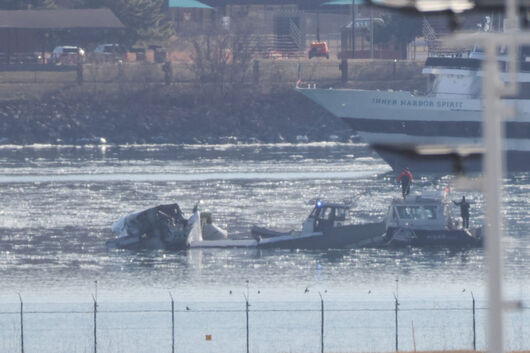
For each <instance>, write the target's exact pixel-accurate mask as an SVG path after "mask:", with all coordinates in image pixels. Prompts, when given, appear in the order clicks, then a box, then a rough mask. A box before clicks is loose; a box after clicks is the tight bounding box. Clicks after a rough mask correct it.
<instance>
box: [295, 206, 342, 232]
mask: <svg viewBox="0 0 530 353" xmlns="http://www.w3.org/2000/svg"><path fill="white" fill-rule="evenodd" d="M349 211H350V206H349V205H345V204H338V203H327V202H324V201H321V200H317V201H316V202H315V207H314V208H313V210H312V211H311V213H310V214H309V217H307V220H306V221H305V222H304V224H303V226H302V234H305V233H311V232H322V231H324V230H326V229H331V228H336V227H342V226H344V225H346V224H349V223H350V221H349Z"/></svg>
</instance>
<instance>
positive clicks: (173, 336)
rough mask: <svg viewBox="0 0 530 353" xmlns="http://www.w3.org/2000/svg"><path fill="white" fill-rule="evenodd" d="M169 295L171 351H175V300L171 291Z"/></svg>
mask: <svg viewBox="0 0 530 353" xmlns="http://www.w3.org/2000/svg"><path fill="white" fill-rule="evenodd" d="M169 297H170V298H171V353H175V301H174V300H173V295H172V294H171V292H169Z"/></svg>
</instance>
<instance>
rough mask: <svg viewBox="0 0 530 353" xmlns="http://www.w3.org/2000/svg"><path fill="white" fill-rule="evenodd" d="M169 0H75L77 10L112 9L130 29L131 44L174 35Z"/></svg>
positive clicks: (128, 35)
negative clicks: (168, 13) (168, 10)
mask: <svg viewBox="0 0 530 353" xmlns="http://www.w3.org/2000/svg"><path fill="white" fill-rule="evenodd" d="M166 2H167V0H73V5H74V7H76V8H100V7H107V8H109V9H111V10H112V11H113V12H114V14H115V15H116V16H117V17H118V18H119V19H120V21H121V22H122V23H123V24H124V25H125V26H126V27H127V28H128V30H127V35H126V37H127V38H126V39H127V41H128V42H129V44H133V43H135V42H137V41H144V42H147V41H153V40H154V41H156V40H163V39H166V38H169V36H170V35H171V34H172V33H173V30H172V26H171V23H170V22H169V17H168V15H167V12H165V11H164V8H165V6H164V5H165V3H166Z"/></svg>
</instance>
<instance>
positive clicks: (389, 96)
mask: <svg viewBox="0 0 530 353" xmlns="http://www.w3.org/2000/svg"><path fill="white" fill-rule="evenodd" d="M299 92H301V93H302V94H304V95H305V96H307V97H308V98H309V99H311V100H313V101H314V102H315V103H317V104H319V105H321V106H322V107H324V108H325V109H326V110H328V111H329V112H330V113H332V114H333V115H335V116H336V117H338V118H340V119H342V120H343V121H344V122H346V124H348V125H349V126H350V127H351V128H352V129H353V130H355V131H356V132H358V133H359V135H360V136H361V138H362V139H363V140H364V141H365V142H367V143H369V144H370V145H372V146H404V145H407V146H413V145H414V146H417V145H446V146H458V145H465V146H480V145H481V144H482V115H483V112H482V102H481V101H480V100H479V99H457V98H454V99H445V98H444V99H439V98H435V97H427V96H423V97H421V96H413V95H412V94H410V93H408V92H402V91H399V92H383V91H366V90H352V89H339V90H325V89H299ZM504 103H505V105H510V106H512V107H514V108H515V110H516V112H517V114H516V115H515V116H514V117H512V118H510V119H508V120H506V124H505V151H506V166H507V169H508V170H510V171H528V170H530V104H529V103H530V102H528V101H526V100H505V101H504ZM376 151H377V152H378V154H379V155H380V156H381V158H383V159H384V160H385V161H386V162H387V163H388V164H389V165H390V166H391V167H392V168H393V169H394V170H396V171H399V170H402V169H403V168H404V167H409V168H410V169H412V170H413V171H417V172H456V171H457V170H458V168H455V160H454V158H453V156H447V157H445V159H444V158H441V157H435V156H419V155H416V154H410V153H409V154H407V153H403V152H402V151H392V150H390V149H388V148H377V147H376ZM458 163H462V164H463V165H464V169H465V170H467V171H479V170H481V168H482V162H481V156H480V155H478V154H472V155H469V156H466V157H463V158H462V159H461V161H458Z"/></svg>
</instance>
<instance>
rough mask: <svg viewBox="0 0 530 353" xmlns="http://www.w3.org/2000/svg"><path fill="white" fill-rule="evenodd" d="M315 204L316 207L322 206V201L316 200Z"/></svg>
mask: <svg viewBox="0 0 530 353" xmlns="http://www.w3.org/2000/svg"><path fill="white" fill-rule="evenodd" d="M316 204H317V207H318V208H320V207H322V201H320V200H317V203H316Z"/></svg>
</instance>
